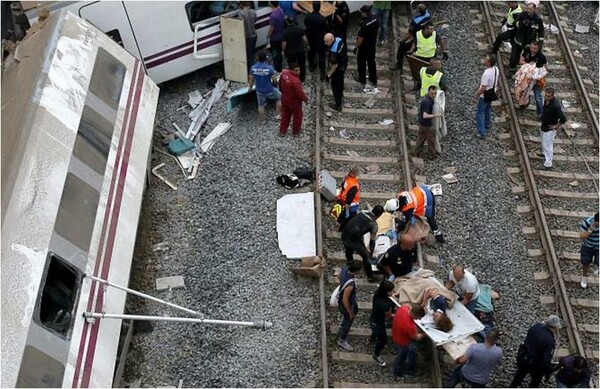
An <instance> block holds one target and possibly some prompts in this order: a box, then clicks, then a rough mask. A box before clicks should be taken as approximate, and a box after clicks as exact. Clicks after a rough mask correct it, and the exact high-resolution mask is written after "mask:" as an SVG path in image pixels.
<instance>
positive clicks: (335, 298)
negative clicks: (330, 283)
mask: <svg viewBox="0 0 600 389" xmlns="http://www.w3.org/2000/svg"><path fill="white" fill-rule="evenodd" d="M353 281H354V278H350V279H349V280H348V281H346V282H345V283H344V285H343V286H342V287H341V288H340V286H341V285H338V286H337V287H336V288H335V289H334V290H333V293H331V297H329V305H331V306H332V307H336V306H337V305H338V303H339V301H340V291H342V290H344V288H346V286H348V285H350V283H351V282H353Z"/></svg>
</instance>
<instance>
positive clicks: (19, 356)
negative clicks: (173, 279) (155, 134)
mask: <svg viewBox="0 0 600 389" xmlns="http://www.w3.org/2000/svg"><path fill="white" fill-rule="evenodd" d="M16 58H17V60H18V61H17V62H15V63H14V64H13V65H12V66H11V67H9V68H8V69H7V70H6V72H5V73H4V75H3V77H2V264H1V266H2V382H1V383H2V387H15V386H17V387H61V386H63V387H67V386H68V387H90V386H93V387H109V386H111V384H112V379H113V371H114V365H115V359H116V352H117V345H118V341H119V334H120V326H121V320H96V321H95V323H91V322H88V321H86V320H85V319H84V318H83V316H82V315H83V312H101V311H106V312H112V313H122V312H123V310H124V305H125V296H126V295H125V293H123V292H121V291H119V290H116V289H113V288H104V287H102V286H100V285H99V284H97V283H95V282H91V281H90V279H89V278H86V277H84V274H87V275H95V276H97V277H100V278H103V279H108V280H110V281H112V282H114V283H117V284H121V285H127V284H128V281H129V273H130V268H131V261H132V255H133V249H134V241H135V236H136V230H137V225H138V219H139V216H140V208H141V203H142V195H143V191H144V184H145V180H146V167H147V163H148V159H149V153H150V148H151V140H152V131H153V125H154V117H155V113H156V105H157V101H158V92H159V91H158V87H157V86H156V85H155V84H154V83H153V82H152V81H151V80H150V79H149V78H148V77H147V76H146V74H145V72H144V67H143V66H142V64H141V63H140V61H139V60H138V59H136V58H135V57H134V56H132V55H131V54H129V53H128V52H127V51H125V50H124V49H123V48H122V47H121V46H119V45H118V44H117V43H115V42H114V41H113V40H111V39H110V38H109V37H108V36H106V35H105V34H104V33H103V32H102V31H100V30H98V29H97V28H95V27H94V26H93V25H91V24H90V23H89V22H86V21H84V20H82V19H80V18H79V17H77V16H75V15H74V14H72V13H67V12H62V13H55V14H53V15H52V16H51V17H50V19H49V20H48V22H47V23H46V25H45V26H44V27H43V29H42V31H40V32H37V33H35V34H34V35H33V36H31V37H30V38H28V39H26V40H25V41H24V42H22V43H21V44H20V45H19V47H18V50H17V52H16Z"/></svg>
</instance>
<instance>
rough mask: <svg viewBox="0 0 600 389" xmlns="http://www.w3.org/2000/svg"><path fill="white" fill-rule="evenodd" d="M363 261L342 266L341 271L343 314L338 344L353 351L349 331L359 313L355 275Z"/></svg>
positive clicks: (341, 304)
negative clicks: (349, 341)
mask: <svg viewBox="0 0 600 389" xmlns="http://www.w3.org/2000/svg"><path fill="white" fill-rule="evenodd" d="M361 268H362V263H361V262H359V261H353V262H351V263H350V264H349V265H348V267H344V268H342V271H341V273H340V292H339V293H340V294H339V298H338V308H339V310H340V313H341V314H342V322H341V323H340V331H339V337H338V346H340V347H341V348H342V349H344V350H346V351H352V350H353V347H352V346H350V344H348V333H349V332H350V328H351V327H352V323H353V322H354V318H355V317H356V314H357V313H358V303H357V302H356V289H357V288H356V280H355V279H354V277H355V276H356V274H358V272H359V271H360V269H361Z"/></svg>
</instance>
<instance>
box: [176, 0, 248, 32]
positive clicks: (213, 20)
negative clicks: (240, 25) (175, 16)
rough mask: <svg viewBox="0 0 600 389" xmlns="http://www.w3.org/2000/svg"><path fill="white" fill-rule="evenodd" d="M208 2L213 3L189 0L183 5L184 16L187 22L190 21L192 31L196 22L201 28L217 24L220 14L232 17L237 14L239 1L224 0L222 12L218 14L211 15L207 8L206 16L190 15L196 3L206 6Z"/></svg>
mask: <svg viewBox="0 0 600 389" xmlns="http://www.w3.org/2000/svg"><path fill="white" fill-rule="evenodd" d="M210 3H215V2H213V1H189V2H187V3H185V5H184V9H185V16H186V17H187V19H188V22H189V23H190V29H191V30H192V31H194V27H195V26H196V25H197V24H200V27H201V28H205V27H208V26H211V25H213V24H217V23H219V18H220V17H221V16H223V17H234V16H237V12H238V11H239V3H238V2H237V1H224V2H223V3H226V4H225V6H224V7H223V12H221V13H219V14H218V15H213V14H212V13H211V12H210V9H207V11H208V16H206V17H192V16H193V15H192V8H193V7H194V6H196V5H201V6H206V7H208V6H209V4H210ZM236 5H237V8H232V6H236Z"/></svg>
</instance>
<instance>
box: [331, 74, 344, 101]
mask: <svg viewBox="0 0 600 389" xmlns="http://www.w3.org/2000/svg"><path fill="white" fill-rule="evenodd" d="M345 72H346V70H336V71H335V72H333V74H332V75H331V93H332V94H333V99H334V101H335V105H337V106H338V107H341V106H342V104H343V103H344V73H345Z"/></svg>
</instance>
